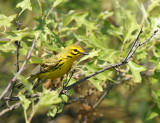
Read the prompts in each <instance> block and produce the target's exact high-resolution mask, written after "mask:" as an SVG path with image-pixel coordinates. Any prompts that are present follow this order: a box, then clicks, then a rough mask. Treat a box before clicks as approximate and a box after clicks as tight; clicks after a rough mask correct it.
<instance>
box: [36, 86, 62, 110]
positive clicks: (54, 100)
mask: <svg viewBox="0 0 160 123" xmlns="http://www.w3.org/2000/svg"><path fill="white" fill-rule="evenodd" d="M39 95H40V100H39V102H38V104H37V106H38V107H39V108H41V107H46V106H49V105H54V104H59V103H61V102H62V98H61V97H59V93H58V92H56V91H50V90H46V89H43V93H40V94H39Z"/></svg>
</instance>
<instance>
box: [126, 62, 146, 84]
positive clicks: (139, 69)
mask: <svg viewBox="0 0 160 123" xmlns="http://www.w3.org/2000/svg"><path fill="white" fill-rule="evenodd" d="M128 66H129V68H130V70H131V72H132V75H133V79H134V82H137V83H140V82H141V80H142V78H141V75H140V72H142V71H145V70H147V69H146V68H145V67H143V66H140V65H137V64H136V63H133V62H131V61H130V62H129V63H128Z"/></svg>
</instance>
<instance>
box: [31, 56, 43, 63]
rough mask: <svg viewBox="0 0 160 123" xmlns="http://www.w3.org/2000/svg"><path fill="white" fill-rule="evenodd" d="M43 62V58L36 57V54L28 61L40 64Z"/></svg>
mask: <svg viewBox="0 0 160 123" xmlns="http://www.w3.org/2000/svg"><path fill="white" fill-rule="evenodd" d="M42 62H43V60H42V59H41V58H38V57H36V56H32V57H31V58H30V59H29V61H28V63H29V64H40V63H42Z"/></svg>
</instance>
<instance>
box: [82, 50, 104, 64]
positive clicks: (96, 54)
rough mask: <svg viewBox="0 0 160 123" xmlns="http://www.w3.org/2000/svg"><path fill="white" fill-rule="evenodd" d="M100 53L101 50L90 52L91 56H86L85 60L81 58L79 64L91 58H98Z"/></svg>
mask: <svg viewBox="0 0 160 123" xmlns="http://www.w3.org/2000/svg"><path fill="white" fill-rule="evenodd" d="M100 51H101V49H99V50H95V49H93V50H92V51H90V53H89V55H85V56H84V57H83V58H81V60H80V61H79V62H81V61H84V60H86V59H89V58H93V57H94V56H98V55H99V52H100Z"/></svg>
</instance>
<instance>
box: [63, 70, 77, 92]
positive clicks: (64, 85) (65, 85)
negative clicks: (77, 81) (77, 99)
mask: <svg viewBox="0 0 160 123" xmlns="http://www.w3.org/2000/svg"><path fill="white" fill-rule="evenodd" d="M74 72H75V70H73V71H72V72H71V75H70V77H69V79H68V80H67V82H66V84H64V83H63V89H64V88H65V87H67V85H68V83H69V81H70V80H71V78H72V76H73V74H74ZM67 78H68V74H67Z"/></svg>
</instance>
